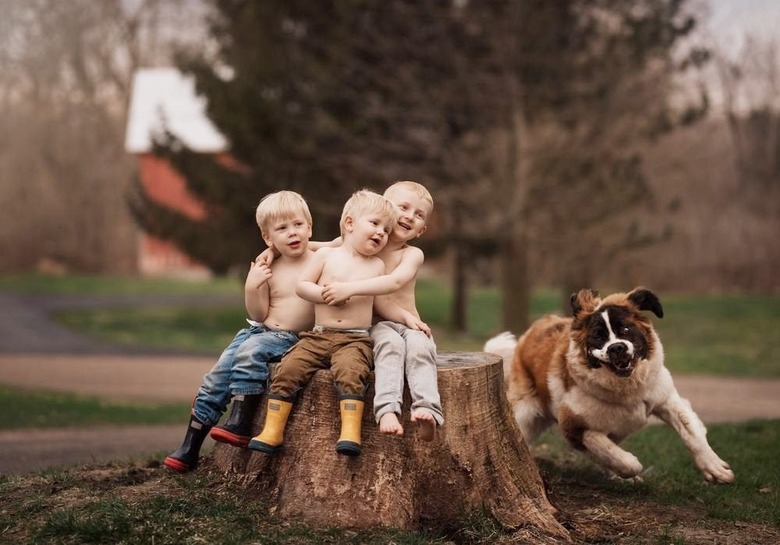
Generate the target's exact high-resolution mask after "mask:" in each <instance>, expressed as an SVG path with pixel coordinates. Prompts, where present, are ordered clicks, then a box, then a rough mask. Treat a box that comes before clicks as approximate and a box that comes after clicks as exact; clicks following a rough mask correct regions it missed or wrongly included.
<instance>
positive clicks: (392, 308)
mask: <svg viewBox="0 0 780 545" xmlns="http://www.w3.org/2000/svg"><path fill="white" fill-rule="evenodd" d="M374 311H375V312H376V314H378V315H379V316H381V317H382V318H384V319H385V320H390V321H391V322H398V323H399V324H404V325H405V326H406V327H408V328H410V329H416V330H418V331H422V332H423V333H425V334H426V335H427V336H429V337H430V336H431V328H430V327H428V324H426V323H425V322H423V321H422V320H420V319H419V318H417V317H416V316H415V315H414V314H412V313H411V312H409V311H408V310H406V309H404V308H402V307H401V306H400V305H398V304H397V303H396V302H395V301H393V300H392V299H390V298H389V297H385V296H381V295H380V296H377V297H374Z"/></svg>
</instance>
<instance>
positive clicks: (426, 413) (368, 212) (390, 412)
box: [165, 182, 443, 471]
mask: <svg viewBox="0 0 780 545" xmlns="http://www.w3.org/2000/svg"><path fill="white" fill-rule="evenodd" d="M288 194H292V195H295V196H297V198H298V199H299V200H297V201H296V199H292V196H291V195H288ZM274 196H275V197H274ZM282 196H284V197H285V198H286V199H287V200H286V202H287V204H288V205H290V206H289V208H286V209H279V208H274V209H273V212H272V213H270V215H269V212H267V211H266V212H265V213H264V215H263V216H262V217H261V206H263V203H264V202H265V201H266V199H270V200H271V201H278V200H281V198H282ZM266 199H264V200H263V201H262V202H261V205H260V206H258V213H257V220H258V226H259V227H260V229H261V233H262V235H263V239H264V240H265V242H266V244H268V246H269V248H271V249H274V250H276V252H277V253H278V254H279V256H280V257H276V258H275V259H273V262H272V263H271V264H270V265H268V264H266V263H265V262H263V261H262V260H258V261H257V262H256V263H253V264H252V266H251V267H250V272H249V274H248V275H247V280H246V285H245V294H246V296H245V301H246V307H247V312H248V313H249V315H250V318H251V319H252V320H251V321H250V328H247V329H248V330H249V331H247V329H244V330H241V331H240V332H239V333H238V334H237V335H236V338H235V339H234V341H233V342H232V343H231V345H230V346H229V347H228V348H227V349H226V350H225V352H223V355H222V356H221V357H220V360H219V361H218V363H217V365H215V367H214V369H212V371H210V372H209V373H208V374H207V375H206V376H205V377H204V380H203V384H202V385H201V388H200V390H199V391H198V396H196V400H195V403H194V404H193V411H192V418H191V420H190V425H189V427H188V430H187V435H186V436H185V440H184V443H183V444H182V446H181V447H180V448H179V450H177V451H176V452H174V453H173V454H171V455H170V456H168V457H167V458H166V460H165V465H166V466H168V467H170V468H171V469H174V470H176V471H188V470H190V469H194V468H195V467H196V466H197V460H198V453H199V450H200V447H201V444H202V442H203V439H204V438H205V436H206V434H207V433H208V430H209V429H210V428H211V427H212V426H214V424H216V422H217V421H218V420H219V417H220V416H221V414H222V413H223V412H224V410H225V408H226V406H227V403H228V402H229V401H230V398H231V396H233V410H232V411H231V415H230V417H229V418H228V420H227V422H226V423H225V424H224V425H223V426H218V427H215V428H214V429H213V431H212V437H213V438H214V439H215V440H218V441H223V442H227V443H230V444H232V445H235V446H240V447H245V446H249V447H250V448H254V449H256V450H260V451H264V452H267V453H274V452H276V451H278V450H279V449H280V448H281V445H282V443H283V435H284V427H285V425H286V421H287V417H288V416H289V413H290V410H291V408H292V404H293V402H294V399H295V394H296V393H297V391H298V390H299V389H300V388H302V387H303V386H304V385H305V384H306V383H307V382H308V380H309V379H310V378H311V376H312V375H313V373H314V372H316V370H317V369H320V368H325V367H330V368H331V370H332V372H333V375H334V382H335V385H336V388H337V390H338V392H339V404H340V413H341V422H342V428H341V436H340V437H339V441H338V442H337V445H336V450H337V451H338V452H340V453H342V454H347V455H356V454H359V453H360V448H361V447H360V444H361V441H360V431H361V430H360V423H361V418H362V413H363V407H364V396H365V392H366V390H367V388H368V382H367V379H368V374H369V372H370V369H371V361H372V359H373V360H374V365H375V373H376V385H375V389H376V392H377V395H376V397H375V400H374V405H375V417H376V419H377V422H378V423H379V424H380V431H382V432H383V433H389V434H397V435H401V434H403V428H402V427H401V425H400V422H399V420H398V416H399V415H400V412H401V398H402V393H403V377H404V372H406V374H407V378H408V380H409V388H410V392H412V399H413V403H412V421H417V422H419V423H420V424H421V431H422V438H423V439H426V440H431V439H432V438H433V435H434V432H435V426H436V425H441V424H442V423H443V418H442V415H441V406H440V402H439V397H438V390H437V388H436V365H435V358H436V348H435V345H434V344H433V341H432V339H430V337H429V335H430V330H429V329H428V327H427V326H426V325H425V323H424V322H422V321H421V320H420V317H419V314H418V312H417V309H416V306H415V303H414V284H415V278H416V274H417V270H418V269H419V266H420V265H421V264H422V261H423V256H422V252H421V251H420V250H419V249H417V248H414V247H412V246H408V245H407V242H408V241H409V240H412V239H413V238H416V237H419V236H421V235H422V234H423V233H424V232H425V229H426V225H427V220H428V217H429V215H430V213H431V211H432V209H433V201H432V199H431V197H430V194H429V193H428V192H427V190H425V188H424V187H423V186H421V185H420V184H416V183H415V182H398V183H396V184H393V185H391V186H390V187H389V188H388V189H387V191H386V192H385V196H384V197H382V196H380V195H377V194H376V193H373V192H371V191H367V190H362V191H358V192H356V193H355V194H354V195H353V196H352V197H351V198H350V200H349V201H347V204H345V207H344V211H343V214H342V218H341V229H342V243H341V244H340V245H339V246H337V247H332V248H321V249H319V250H318V251H317V252H312V251H310V250H309V249H308V242H309V238H310V237H311V216H310V214H309V213H308V207H306V205H305V201H303V199H302V198H301V197H300V196H299V195H297V194H295V193H293V192H278V193H276V194H273V195H269V196H268V197H266ZM301 202H303V208H302V207H301V204H300V203H301ZM266 208H268V206H266ZM268 217H270V218H272V219H270V220H269V219H268ZM276 229H278V231H276ZM388 241H389V242H388ZM385 271H392V272H391V273H390V274H382V273H384V272H385ZM275 277H276V278H278V279H277V280H274V278H275ZM279 277H284V278H279ZM293 294H294V295H293ZM382 295H385V296H384V297H383V296H382ZM296 297H297V299H298V301H293V299H295V298H296ZM374 313H377V314H379V315H380V316H382V317H383V318H385V321H382V322H379V323H378V324H376V325H374V326H373V327H372V316H373V314H374ZM312 319H314V324H315V325H314V327H313V328H311V326H310V324H311V323H312ZM291 324H294V325H295V326H296V327H297V329H295V328H292V329H291V328H289V326H290V325H291ZM307 326H308V327H307ZM378 326H379V329H378V330H377V327H378ZM252 328H255V329H252ZM304 330H309V331H305V332H303V333H300V336H299V337H298V332H300V331H304ZM261 332H266V333H268V332H272V333H273V332H276V333H279V334H280V336H279V338H281V339H282V340H281V341H280V340H279V338H277V339H274V340H273V341H270V340H268V339H267V338H263V337H261V336H260V335H259V334H260V333H261ZM299 338H300V340H298V339H299ZM296 341H297V343H296ZM264 342H265V343H268V345H269V346H267V347H266V346H263V345H264ZM372 345H373V348H372ZM274 347H275V348H274ZM282 347H284V350H282V351H281V353H280V349H281V348H282ZM291 347H292V348H291ZM288 350H289V352H287V351H288ZM253 351H254V352H256V353H257V355H254V354H253V353H252V352H253ZM285 352H287V354H286V355H285V356H284V357H283V358H282V362H281V363H280V364H279V368H278V369H277V372H276V374H275V376H274V379H273V381H272V382H271V384H270V387H269V391H268V395H267V397H268V410H267V413H266V422H265V425H264V428H263V431H262V432H261V433H260V434H259V435H258V436H257V437H254V438H252V439H251V440H250V439H249V434H250V433H251V431H250V429H251V420H252V417H253V415H254V413H255V411H256V409H257V406H258V402H259V398H260V396H261V395H262V392H263V389H264V385H265V383H266V381H267V378H268V362H270V361H272V360H273V359H278V357H279V356H281V354H284V353H285ZM252 369H253V370H254V371H252ZM399 374H400V377H399ZM238 379H246V381H247V382H249V383H251V384H252V386H251V387H249V386H241V382H240V380H238ZM236 382H237V383H238V384H239V385H238V386H236V385H235V383H236ZM204 430H205V431H204Z"/></svg>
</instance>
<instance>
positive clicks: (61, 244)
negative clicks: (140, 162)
mask: <svg viewBox="0 0 780 545" xmlns="http://www.w3.org/2000/svg"><path fill="white" fill-rule="evenodd" d="M184 4H197V2H166V3H160V2H153V1H151V0H139V1H136V2H124V1H121V0H106V1H101V2H93V1H90V0H73V1H69V2H60V1H57V0H8V1H6V2H4V4H3V18H2V22H1V23H0V25H2V27H0V134H2V137H0V144H2V148H1V149H2V151H0V176H2V179H3V183H2V185H1V186H0V198H2V200H3V202H4V203H9V204H10V206H8V208H7V210H6V213H5V214H4V221H3V222H2V225H0V248H2V252H0V254H1V257H0V269H4V270H27V269H30V268H33V267H36V266H39V265H40V264H41V263H42V261H49V262H51V261H54V262H56V263H58V264H59V265H60V266H63V267H65V268H67V269H71V270H76V271H89V272H98V271H114V272H130V271H133V270H134V268H135V257H134V251H135V228H134V226H133V224H132V221H131V219H130V217H129V214H128V212H127V207H126V204H125V200H126V192H127V180H129V179H131V178H132V175H131V173H132V171H133V168H134V163H133V161H132V159H131V158H130V157H128V156H127V155H126V154H125V152H124V127H125V112H126V105H127V102H128V98H129V93H130V86H131V82H132V76H133V72H134V70H135V69H136V68H137V67H139V66H141V65H144V64H154V63H159V62H163V61H165V60H166V59H167V58H168V57H169V55H170V47H169V45H170V43H171V41H172V40H173V39H174V35H173V33H172V32H171V30H172V29H173V28H174V27H173V20H172V17H174V16H175V17H178V18H181V15H179V14H178V13H177V12H175V11H174V10H175V9H176V8H177V6H178V7H179V8H180V7H181V6H182V5H184ZM184 13H186V11H184Z"/></svg>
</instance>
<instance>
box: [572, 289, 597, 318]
mask: <svg viewBox="0 0 780 545" xmlns="http://www.w3.org/2000/svg"><path fill="white" fill-rule="evenodd" d="M598 303H599V292H597V291H596V290H588V289H582V290H580V291H578V292H577V293H572V294H571V310H572V316H577V315H578V314H579V313H580V312H582V311H583V310H586V311H590V310H593V309H595V308H596V306H597V305H598Z"/></svg>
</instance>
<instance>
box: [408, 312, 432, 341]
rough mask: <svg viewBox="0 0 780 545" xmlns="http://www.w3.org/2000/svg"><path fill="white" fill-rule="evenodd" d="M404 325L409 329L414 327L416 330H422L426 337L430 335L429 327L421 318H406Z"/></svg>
mask: <svg viewBox="0 0 780 545" xmlns="http://www.w3.org/2000/svg"><path fill="white" fill-rule="evenodd" d="M406 327H408V328H410V329H416V330H417V331H422V332H423V333H425V336H426V337H430V336H431V328H430V327H428V324H426V323H425V322H423V321H422V320H418V319H417V318H415V317H413V316H412V317H410V318H408V319H407V320H406Z"/></svg>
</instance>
